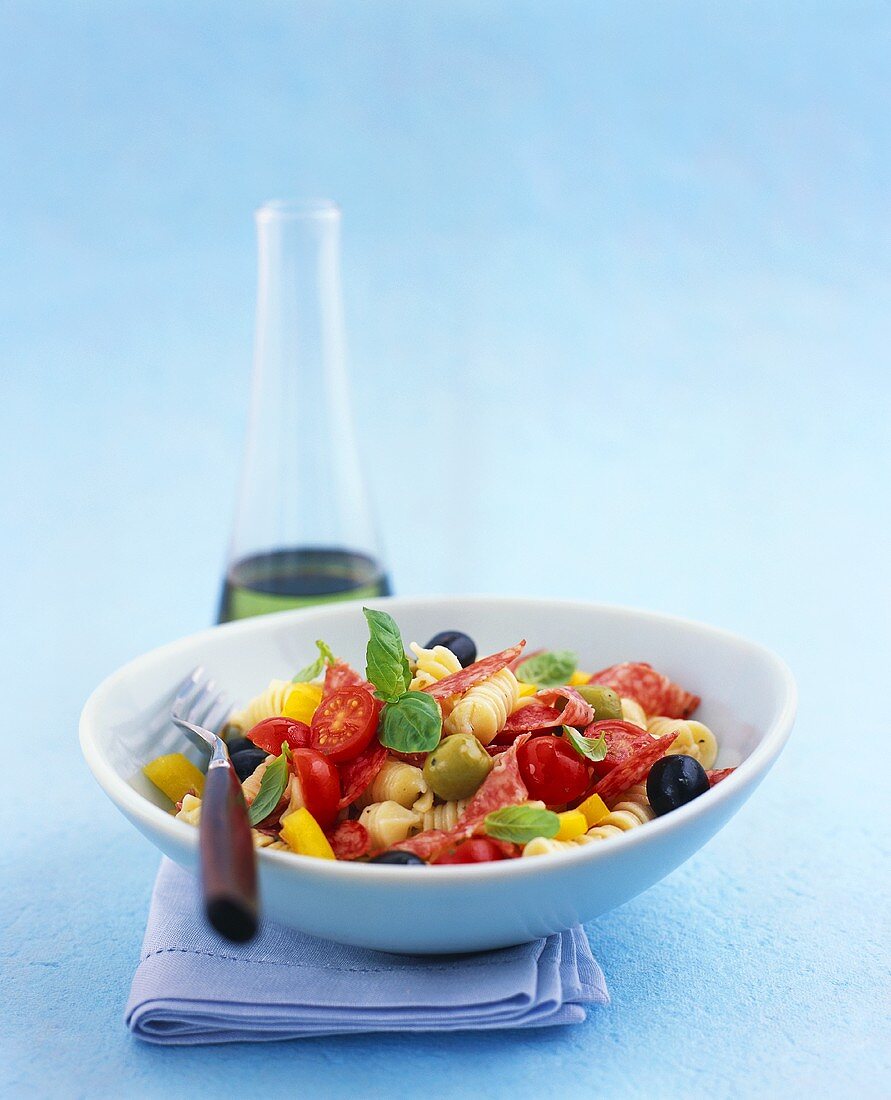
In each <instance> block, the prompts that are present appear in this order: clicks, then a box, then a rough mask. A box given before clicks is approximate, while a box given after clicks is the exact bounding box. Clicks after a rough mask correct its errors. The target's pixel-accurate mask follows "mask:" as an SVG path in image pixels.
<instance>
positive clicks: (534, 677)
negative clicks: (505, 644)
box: [517, 649, 578, 688]
mask: <svg viewBox="0 0 891 1100" xmlns="http://www.w3.org/2000/svg"><path fill="white" fill-rule="evenodd" d="M577 666H578V657H577V656H576V655H575V654H574V653H573V652H572V650H569V649H555V650H551V651H549V652H545V653H538V654H536V656H535V657H530V658H529V659H528V660H526V661H523V663H522V664H521V665H519V666H518V668H517V679H518V680H522V681H523V683H524V684H537V685H538V687H543V688H548V687H560V685H561V684H565V683H566V682H567V680H568V679H569V678H570V676H572V674H573V672H575V670H576V668H577Z"/></svg>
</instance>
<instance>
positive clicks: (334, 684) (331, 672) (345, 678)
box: [322, 661, 374, 699]
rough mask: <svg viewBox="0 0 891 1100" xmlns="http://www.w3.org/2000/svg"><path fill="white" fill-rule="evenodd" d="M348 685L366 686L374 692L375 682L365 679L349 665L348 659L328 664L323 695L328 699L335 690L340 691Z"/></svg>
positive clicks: (367, 689)
mask: <svg viewBox="0 0 891 1100" xmlns="http://www.w3.org/2000/svg"><path fill="white" fill-rule="evenodd" d="M348 687H360V688H365V690H366V691H370V692H371V694H372V695H373V694H374V684H369V682H368V681H367V680H365V679H363V677H362V675H361V674H360V673H358V672H356V670H355V669H354V668H353V667H352V665H348V664H347V663H346V661H335V662H334V664H333V665H328V669H327V671H326V672H325V686H324V687H323V688H322V697H323V698H325V699H327V698H328V696H329V695H333V694H334V692H335V691H340V690H341V689H342V688H348Z"/></svg>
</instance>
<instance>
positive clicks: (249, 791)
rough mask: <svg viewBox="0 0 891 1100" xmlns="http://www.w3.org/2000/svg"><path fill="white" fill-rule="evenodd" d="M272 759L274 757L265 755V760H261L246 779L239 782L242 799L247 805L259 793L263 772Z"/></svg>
mask: <svg viewBox="0 0 891 1100" xmlns="http://www.w3.org/2000/svg"><path fill="white" fill-rule="evenodd" d="M273 759H274V757H272V756H267V757H266V759H265V760H261V761H260V763H259V764H258V765H257V766H256V768H254V770H253V771H252V772H251V774H250V775H249V776H248V777H247V779H245V781H244V782H243V783H242V784H241V793H242V794H243V795H244V800H245V802H246V803H247V804H248V805H249V806H250V804H251V803H252V802H253V801H254V799H255V798H256V797H257V795H258V794H259V793H260V782H261V780H262V779H263V773H264V772H265V771H266V769H267V768H268V767H269V765H270V764H271V763H272V761H273Z"/></svg>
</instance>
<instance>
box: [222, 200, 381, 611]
mask: <svg viewBox="0 0 891 1100" xmlns="http://www.w3.org/2000/svg"><path fill="white" fill-rule="evenodd" d="M257 237H258V254H259V283H258V288H257V320H256V325H257V328H256V342H255V347H254V370H253V387H252V393H251V404H250V419H249V424H248V436H247V444H246V448H245V456H244V466H243V470H242V478H241V487H240V490H239V495H238V503H237V507H236V514H235V523H234V527H233V532H232V541H231V545H230V549H229V560H228V566H227V571H226V578H225V582H224V586H223V595H222V599H221V601H220V611H219V621H220V622H227V621H229V620H230V619H243V618H246V617H248V616H250V615H262V614H265V613H267V612H269V611H281V610H284V609H286V608H292V607H303V606H307V605H309V604H316V603H325V602H328V601H333V600H349V599H365V598H368V597H371V596H381V595H386V594H388V593H389V591H390V587H389V581H388V579H387V574H386V570H385V569H384V566H383V564H382V561H381V556H380V549H379V545H378V539H377V535H376V531H375V526H374V519H373V513H372V508H371V502H370V500H369V495H368V490H367V487H366V479H365V477H364V475H363V471H362V465H361V463H360V461H359V453H358V449H357V445H356V436H355V430H354V427H353V417H352V408H351V401H350V387H349V381H348V377H347V370H346V356H345V340H344V321H343V304H342V299H341V289H340V210H339V209H338V208H337V206H335V205H334V204H333V203H330V202H309V203H296V202H270V203H267V204H266V205H265V206H262V207H261V208H260V209H259V210H258V211H257Z"/></svg>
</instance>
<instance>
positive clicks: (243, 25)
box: [0, 2, 891, 1098]
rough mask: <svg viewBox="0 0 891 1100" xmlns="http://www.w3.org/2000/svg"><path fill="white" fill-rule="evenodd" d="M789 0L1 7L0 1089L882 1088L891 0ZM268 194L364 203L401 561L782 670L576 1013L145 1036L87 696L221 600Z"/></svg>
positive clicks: (371, 350)
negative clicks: (0, 595)
mask: <svg viewBox="0 0 891 1100" xmlns="http://www.w3.org/2000/svg"><path fill="white" fill-rule="evenodd" d="M782 9H783V6H782V5H780V6H779V9H778V8H777V7H776V6H768V5H762V4H756V5H745V6H743V7H742V8H740V7H739V6H738V5H732V4H722V5H718V6H717V7H715V6H714V5H711V6H710V5H697V4H692V3H690V4H673V5H667V6H664V5H634V4H632V5H615V6H613V7H612V9H611V10H610V8H609V7H608V6H607V7H605V6H601V5H597V6H592V5H588V4H584V3H561V4H558V5H556V6H553V5H537V4H536V5H526V4H522V3H517V4H511V5H500V4H490V3H483V4H464V3H460V4H452V5H434V4H417V3H408V2H406V3H401V2H400V3H392V4H385V5H384V4H376V5H370V4H364V3H358V2H357V3H342V4H339V5H336V6H335V7H334V8H332V7H331V6H330V5H328V6H324V5H317V4H309V3H307V4H303V3H298V4H290V5H282V4H274V3H258V4H251V5H240V4H235V3H223V4H213V5H210V4H207V5H205V4H202V3H192V4H188V5H174V4H167V3H160V4H152V5H143V4H135V3H129V2H123V3H118V4H115V5H100V4H85V5H69V6H67V7H66V6H63V5H56V4H47V3H28V4H26V3H10V4H5V5H4V6H3V10H2V13H0V139H2V140H0V158H2V169H3V173H2V174H3V178H4V204H3V205H4V212H5V217H4V219H3V222H4V225H3V247H2V253H0V255H2V258H0V264H2V266H3V278H2V280H0V282H2V285H3V323H2V328H0V379H2V398H3V399H2V402H0V418H2V438H3V447H2V455H0V463H2V466H0V477H2V485H0V492H2V498H3V504H4V515H5V524H4V537H3V539H2V540H0V575H2V576H3V577H4V578H5V583H6V586H7V587H6V592H5V593H4V599H3V604H4V618H3V622H4V628H3V630H2V631H0V667H2V668H3V671H4V684H5V692H6V698H7V701H8V702H7V718H6V726H7V730H6V736H5V738H4V746H5V750H4V751H5V753H6V757H5V759H6V777H7V778H6V792H7V793H6V796H5V797H4V798H3V799H2V801H0V822H2V835H3V837H4V842H3V845H2V847H0V872H2V883H3V889H2V891H0V920H2V940H0V968H2V984H3V991H4V996H3V998H2V1010H0V1011H2V1017H3V1019H2V1026H0V1093H3V1094H4V1095H12V1096H19V1095H27V1096H41V1095H54V1096H57V1097H58V1096H63V1097H67V1096H90V1097H104V1096H109V1097H111V1096H120V1095H123V1094H129V1095H134V1096H158V1097H170V1096H188V1095H199V1096H202V1095H211V1094H213V1093H216V1092H217V1091H220V1090H223V1089H225V1090H226V1092H227V1094H229V1095H232V1096H238V1095H244V1096H252V1097H266V1096H268V1097H275V1096H283V1095H292V1094H299V1095H302V1096H325V1097H339V1096H343V1097H353V1096H356V1095H366V1096H368V1095H370V1096H387V1095H392V1094H393V1093H394V1091H395V1092H398V1093H402V1092H405V1091H406V1089H407V1087H408V1085H407V1083H408V1082H416V1083H418V1087H422V1088H423V1091H424V1092H425V1093H431V1094H433V1095H459V1094H465V1095H466V1094H469V1093H471V1092H473V1093H480V1092H484V1093H485V1094H487V1095H492V1096H496V1095H497V1096H502V1095H503V1096H512V1097H517V1096H530V1097H533V1096H541V1095H544V1094H546V1093H547V1094H549V1095H554V1096H559V1095H561V1094H563V1095H570V1096H578V1095H582V1096H589V1095H598V1096H604V1097H609V1096H615V1097H618V1096H622V1097H638V1096H640V1097H646V1098H652V1097H654V1096H680V1095H684V1096H709V1097H714V1096H753V1097H755V1096H764V1095H804V1094H808V1095H810V1096H826V1097H833V1098H837V1097H839V1096H844V1095H851V1094H852V1092H856V1093H857V1094H858V1095H860V1096H864V1097H865V1096H879V1095H882V1094H885V1095H887V1093H888V1091H889V1089H891V1069H889V1064H888V1060H887V1049H888V1046H889V1044H888V1043H887V1040H888V1037H889V1028H888V1016H887V977H886V975H887V963H888V956H887V943H888V904H887V902H888V899H887V893H886V892H885V891H886V887H887V880H888V875H887V871H888V838H887V830H883V821H884V820H885V818H886V817H887V804H888V784H887V767H888V761H887V737H888V731H887V729H886V728H885V726H886V724H887V723H886V716H885V712H884V699H885V696H886V694H887V670H888V667H889V664H891V638H889V628H888V624H889V619H891V616H889V610H891V608H889V581H888V577H889V573H888V540H889V535H891V520H889V507H888V505H889V503H891V500H889V484H891V451H889V446H888V426H889V423H891V384H889V373H891V372H889V352H888V349H889V347H891V265H889V260H888V256H889V245H891V223H889V219H888V204H887V179H888V172H889V168H891V159H889V149H891V141H889V138H891V125H889V119H891V109H889V108H891V103H889V98H891V97H889V83H888V79H887V56H888V48H889V44H891V43H889V38H891V16H889V13H888V9H887V8H886V7H884V6H880V5H877V4H869V3H863V4H860V3H857V4H851V5H843V4H836V5H833V4H829V5H827V4H822V3H802V4H797V5H794V6H787V7H786V8H785V10H782ZM283 194H284V195H329V196H331V197H333V198H336V199H338V200H339V201H340V202H341V203H342V205H343V207H344V210H345V225H344V244H345V276H346V296H347V310H348V317H349V326H350V327H349V333H350V344H351V349H352V362H353V369H354V380H355V387H356V392H357V399H358V401H357V403H358V407H359V410H360V414H361V415H360V421H361V432H362V439H363V443H364V445H365V453H366V456H367V458H368V466H369V470H370V472H371V476H372V480H373V484H374V488H375V491H376V495H377V500H378V505H379V514H380V518H381V522H382V528H383V531H384V533H385V537H386V541H387V544H388V546H389V561H390V564H391V567H392V572H393V576H394V578H395V583H396V588H397V590H398V591H399V592H401V593H404V594H411V593H424V592H445V593H450V592H460V591H474V592H493V593H530V594H535V595H545V596H548V595H553V596H555V597H556V596H578V597H582V598H590V599H596V600H600V601H605V602H617V603H626V604H632V605H637V606H642V607H652V608H657V609H660V610H664V611H669V612H674V613H679V614H683V615H685V616H688V617H692V618H700V619H703V620H707V621H709V622H713V623H716V624H719V625H721V626H723V627H727V628H729V629H732V630H736V631H739V632H741V633H744V634H747V635H750V636H752V637H754V638H757V639H758V640H760V641H762V642H764V643H766V644H767V645H769V646H771V647H773V648H775V649H776V650H777V651H779V652H780V653H781V654H782V655H783V656H784V657H785V658H786V659H787V660H788V662H789V663H790V664H791V666H792V669H793V671H794V673H795V674H796V677H797V679H798V683H799V688H800V692H801V706H800V712H799V719H798V723H797V728H796V731H795V733H794V735H793V738H792V740H791V742H790V744H789V747H788V749H787V750H786V752H785V754H784V755H783V757H782V758H781V760H780V762H779V764H778V765H777V767H776V768H775V769H774V771H773V772H772V773H771V775H770V776H769V777H768V779H767V780H766V781H765V782H764V784H763V785H762V787H761V788H760V789H759V790H758V791H757V793H756V794H755V796H754V797H753V798H752V800H751V801H750V802H749V803H748V804H747V805H746V806H745V808H744V809H743V811H742V812H741V813H740V814H739V815H738V816H737V817H736V818H735V819H734V820H733V821H732V822H731V823H730V824H729V825H728V826H727V828H726V829H725V830H724V831H723V832H722V833H720V834H719V835H718V836H717V837H716V838H715V839H714V840H713V841H712V842H711V843H710V844H709V845H708V846H707V847H706V848H705V849H704V850H702V851H701V852H700V853H699V854H698V855H697V856H696V857H695V858H694V859H692V860H690V862H689V863H687V864H686V865H685V866H684V867H682V868H681V869H680V870H678V871H677V872H676V873H675V874H673V875H672V876H670V877H669V878H668V879H666V880H665V881H663V882H662V883H660V884H659V885H658V886H656V887H654V888H653V889H652V890H650V891H649V892H648V893H646V894H645V895H643V896H641V897H639V898H637V899H635V900H634V901H632V902H630V903H628V904H627V905H625V906H623V907H622V908H621V909H619V910H617V911H615V912H612V913H610V914H608V915H606V916H604V917H603V918H601V919H600V920H598V921H597V922H596V923H594V924H592V925H591V927H590V928H589V932H590V937H591V941H592V944H593V947H594V951H595V953H596V955H597V958H598V959H599V961H600V963H601V965H602V967H603V969H604V971H605V973H606V976H607V980H608V982H609V984H610V988H611V992H612V996H613V1003H612V1005H611V1006H610V1007H608V1008H605V1009H601V1010H597V1011H594V1012H592V1013H591V1014H590V1018H589V1019H588V1021H587V1023H586V1024H585V1025H584V1026H580V1027H575V1028H565V1029H556V1030H552V1031H544V1032H541V1033H538V1034H528V1033H524V1034H513V1033H499V1034H486V1035H481V1036H477V1035H458V1036H442V1037H438V1036H429V1037H419V1036H411V1037H405V1038H403V1037H401V1036H399V1035H392V1036H386V1037H383V1038H382V1037H374V1038H371V1039H363V1038H349V1039H338V1040H314V1041H310V1042H302V1043H299V1044H295V1043H290V1044H276V1045H265V1046H261V1047H253V1048H249V1047H245V1046H235V1047H229V1048H215V1049H188V1050H187V1049H181V1050H164V1049H154V1048H151V1047H147V1046H143V1045H140V1044H139V1043H138V1042H135V1041H133V1040H132V1039H131V1038H130V1037H129V1036H128V1034H127V1033H126V1031H125V1030H124V1027H123V1023H122V1009H123V1005H124V1001H125V998H126V995H127V991H128V987H129V982H130V978H131V975H132V972H133V969H134V965H135V963H136V961H137V958H138V953H139V947H140V942H141V937H142V932H143V928H144V921H145V916H146V909H147V904H148V899H149V893H150V890H151V885H152V880H153V877H154V873H155V870H156V867H157V864H158V857H157V854H156V853H155V852H154V850H153V849H152V848H151V847H150V846H149V845H148V844H147V843H146V842H145V841H144V840H143V839H142V838H141V837H140V836H139V835H138V834H137V833H136V832H135V831H134V830H133V829H132V828H131V827H130V826H129V825H128V824H127V823H126V822H125V821H124V820H123V819H122V818H121V817H119V816H118V815H117V813H116V811H114V809H113V808H112V807H111V805H110V804H109V803H107V802H106V801H105V799H104V797H103V796H102V794H101V793H100V791H99V789H98V787H97V786H96V785H95V783H94V782H93V781H92V779H91V777H90V776H89V774H88V773H87V771H86V768H85V766H84V764H83V763H82V761H81V759H80V755H79V752H78V748H77V742H76V723H77V716H78V713H79V710H80V707H81V705H82V703H83V701H84V699H85V698H86V696H87V695H88V694H89V692H90V690H91V689H92V688H93V686H94V685H95V684H96V683H97V682H98V681H99V680H100V679H101V678H102V677H103V676H104V675H106V674H107V673H108V672H110V671H112V670H113V669H114V668H115V667H116V666H118V665H120V664H121V663H123V662H124V661H126V660H127V659H129V658H130V657H133V656H135V655H137V654H138V653H140V652H142V651H144V650H146V649H148V648H151V647H153V646H155V645H158V644H160V643H163V642H166V641H168V640H170V639H173V638H175V637H177V636H180V635H183V634H185V633H189V632H191V631H194V630H196V629H198V628H201V627H203V626H204V625H206V624H207V622H208V621H210V620H211V618H212V616H213V613H214V608H215V603H216V598H217V590H218V583H219V576H220V571H221V568H222V565H223V557H224V549H225V544H226V539H227V533H228V529H229V523H230V517H231V511H232V504H233V496H234V483H235V479H236V476H237V471H238V465H239V456H240V447H241V440H242V432H243V426H244V402H245V397H246V392H247V382H248V368H249V363H250V348H251V336H252V333H251V326H252V310H253V300H252V299H253V288H254V270H253V263H254V256H253V226H252V222H251V216H250V215H251V210H252V208H253V207H254V206H255V205H256V204H257V203H259V202H260V201H262V200H263V199H266V198H269V197H274V196H277V195H283ZM301 415H306V414H305V413H304V412H302V411H299V412H298V413H297V416H296V423H295V430H299V417H300V416H301ZM422 497H426V498H427V499H429V500H432V501H433V502H435V506H430V507H426V506H425V507H421V506H419V503H418V502H419V500H420V499H422ZM445 625H451V624H445ZM643 656H645V655H643ZM883 1050H884V1051H885V1053H884V1054H883V1053H882V1051H883ZM421 1083H422V1084H421Z"/></svg>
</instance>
